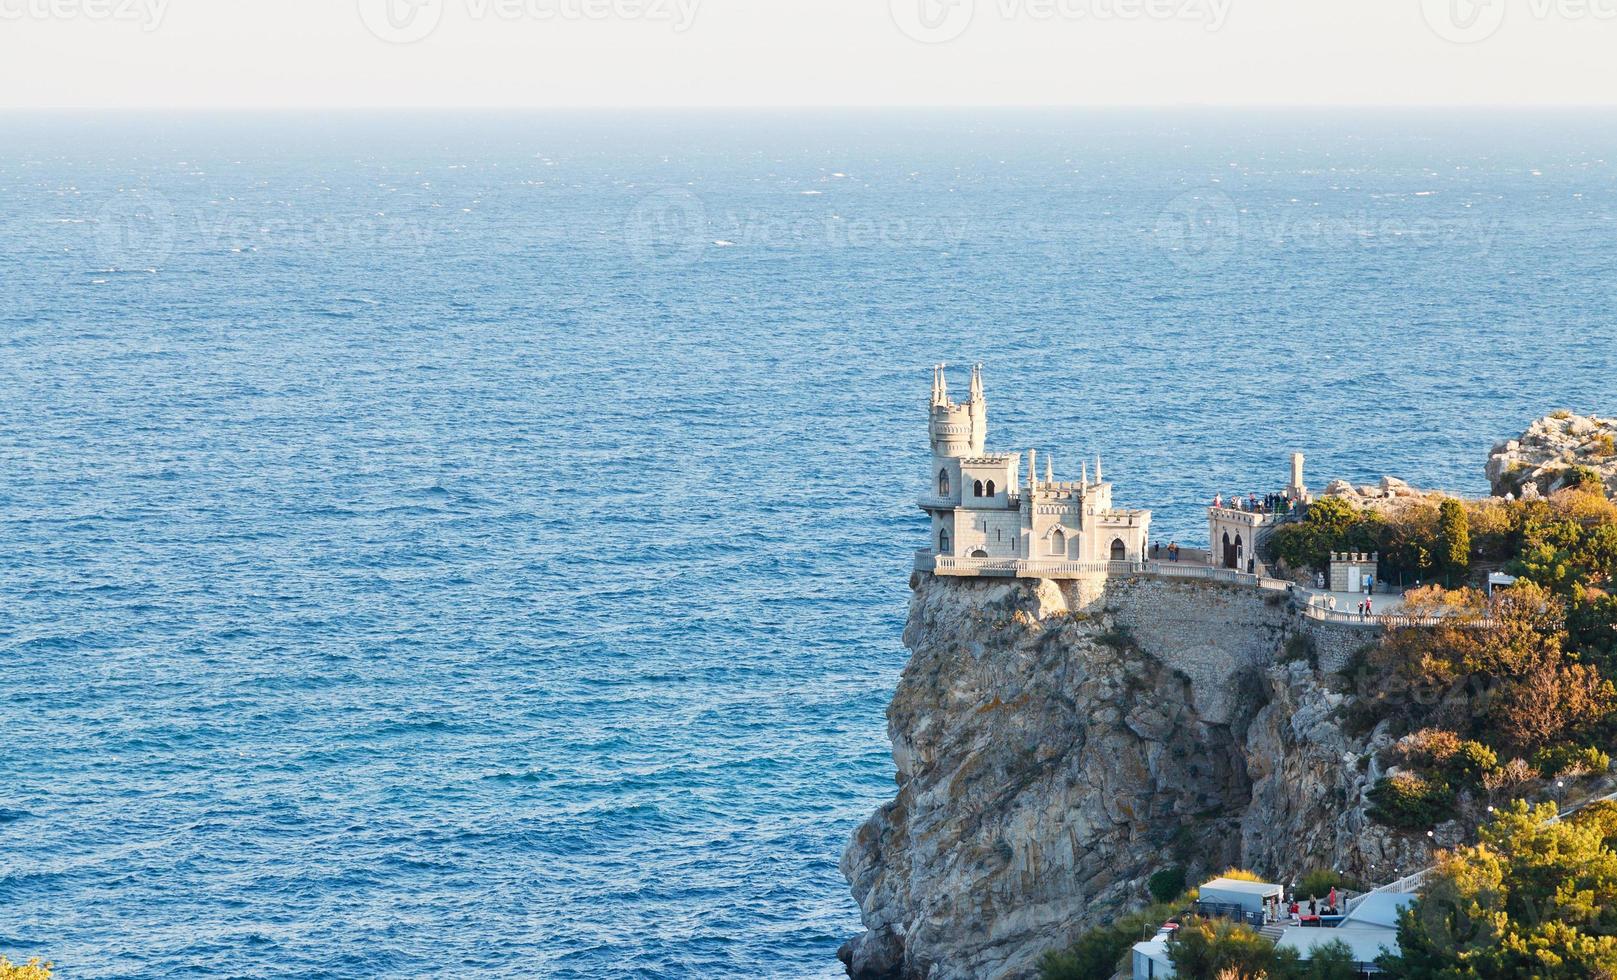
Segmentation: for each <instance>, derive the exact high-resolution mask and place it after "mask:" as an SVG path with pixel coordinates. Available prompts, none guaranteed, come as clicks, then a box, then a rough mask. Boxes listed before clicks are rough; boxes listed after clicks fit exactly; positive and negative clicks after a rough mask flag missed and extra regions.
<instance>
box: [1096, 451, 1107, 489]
mask: <svg viewBox="0 0 1617 980" xmlns="http://www.w3.org/2000/svg"><path fill="white" fill-rule="evenodd" d="M1095 482H1096V483H1105V482H1106V481H1105V480H1103V479H1101V475H1100V453H1096V454H1095Z"/></svg>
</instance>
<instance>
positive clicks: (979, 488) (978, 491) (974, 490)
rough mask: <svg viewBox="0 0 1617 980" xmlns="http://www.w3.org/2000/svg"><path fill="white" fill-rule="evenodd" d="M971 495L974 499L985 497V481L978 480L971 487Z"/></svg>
mask: <svg viewBox="0 0 1617 980" xmlns="http://www.w3.org/2000/svg"><path fill="white" fill-rule="evenodd" d="M971 495H972V496H973V497H981V496H982V495H983V481H981V480H978V481H977V482H976V483H973V484H972V485H971Z"/></svg>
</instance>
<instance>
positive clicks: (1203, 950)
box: [1168, 916, 1275, 980]
mask: <svg viewBox="0 0 1617 980" xmlns="http://www.w3.org/2000/svg"><path fill="white" fill-rule="evenodd" d="M1168 960H1169V962H1171V963H1173V969H1174V973H1175V975H1177V976H1180V977H1184V978H1185V980H1217V978H1218V977H1220V976H1221V975H1225V974H1234V975H1235V976H1237V977H1247V978H1257V977H1266V976H1268V974H1269V973H1270V971H1272V970H1273V969H1274V962H1275V948H1274V946H1272V945H1270V943H1269V941H1268V940H1267V939H1264V938H1263V937H1262V936H1260V935H1258V934H1257V932H1256V931H1255V930H1254V929H1252V928H1251V927H1250V926H1246V925H1242V924H1240V923H1237V922H1232V921H1230V920H1229V919H1203V918H1199V917H1196V916H1190V917H1187V918H1186V919H1185V921H1184V922H1183V923H1181V924H1180V926H1179V928H1178V929H1175V930H1174V931H1173V936H1172V938H1171V939H1170V940H1169V941H1168Z"/></svg>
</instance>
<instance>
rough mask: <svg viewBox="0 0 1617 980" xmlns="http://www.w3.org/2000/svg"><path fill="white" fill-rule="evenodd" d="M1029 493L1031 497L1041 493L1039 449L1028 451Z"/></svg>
mask: <svg viewBox="0 0 1617 980" xmlns="http://www.w3.org/2000/svg"><path fill="white" fill-rule="evenodd" d="M1027 492H1028V494H1029V495H1030V496H1031V495H1032V494H1035V493H1038V492H1039V451H1038V450H1037V449H1029V450H1028V451H1027Z"/></svg>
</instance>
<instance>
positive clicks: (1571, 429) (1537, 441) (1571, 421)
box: [1488, 412, 1617, 497]
mask: <svg viewBox="0 0 1617 980" xmlns="http://www.w3.org/2000/svg"><path fill="white" fill-rule="evenodd" d="M1574 466H1586V467H1588V468H1589V469H1592V470H1594V471H1595V472H1596V473H1598V474H1599V475H1600V479H1601V481H1602V482H1604V483H1605V485H1606V492H1607V493H1608V494H1617V419H1603V418H1596V417H1594V416H1592V415H1571V414H1568V413H1565V412H1560V413H1557V414H1555V415H1547V416H1545V417H1544V418H1541V419H1539V420H1538V421H1536V422H1534V423H1533V424H1532V425H1530V426H1528V428H1527V431H1526V432H1524V433H1522V436H1521V438H1520V439H1510V440H1507V441H1505V442H1501V443H1499V444H1498V445H1496V446H1494V447H1493V451H1492V452H1491V453H1489V454H1488V482H1489V484H1491V485H1492V487H1493V492H1494V495H1495V496H1500V497H1502V496H1504V495H1505V494H1515V495H1517V496H1523V497H1532V496H1537V495H1540V494H1547V493H1553V492H1555V491H1556V490H1559V489H1561V488H1562V487H1563V486H1565V485H1566V474H1567V471H1568V470H1569V469H1571V468H1572V467H1574Z"/></svg>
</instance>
